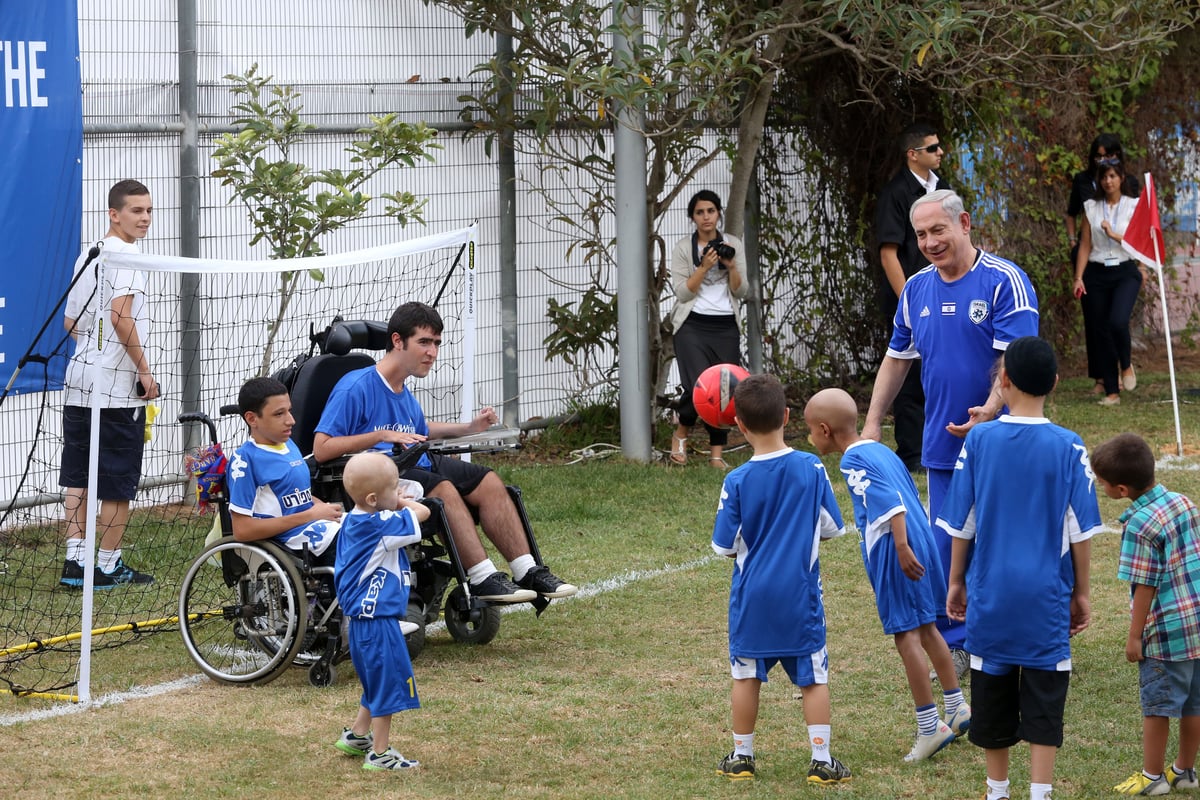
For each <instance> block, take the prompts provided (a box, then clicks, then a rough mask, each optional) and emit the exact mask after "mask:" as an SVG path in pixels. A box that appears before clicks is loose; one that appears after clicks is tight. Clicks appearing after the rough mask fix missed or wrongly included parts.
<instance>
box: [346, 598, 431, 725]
mask: <svg viewBox="0 0 1200 800" xmlns="http://www.w3.org/2000/svg"><path fill="white" fill-rule="evenodd" d="M348 639H349V644H350V661H351V662H352V663H353V664H354V671H355V672H357V673H358V680H359V683H361V684H362V687H363V693H362V705H363V707H364V708H366V709H367V711H370V712H371V716H372V717H386V716H388V715H389V714H395V713H396V712H397V711H408V710H409V709H413V708H420V707H421V700H420V698H419V697H417V682H416V680H415V679H414V678H413V669H412V661H410V660H409V658H408V645H406V644H405V643H404V634H403V633H402V632H401V631H400V620H398V619H394V618H392V617H385V618H383V619H368V618H365V617H351V618H350V620H349V634H348Z"/></svg>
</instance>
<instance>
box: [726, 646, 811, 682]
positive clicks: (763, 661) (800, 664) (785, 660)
mask: <svg viewBox="0 0 1200 800" xmlns="http://www.w3.org/2000/svg"><path fill="white" fill-rule="evenodd" d="M776 664H780V665H782V666H783V671H784V672H786V673H787V676H788V677H789V678H791V679H792V683H794V684H795V685H797V686H800V687H804V686H813V685H815V684H824V683H829V653H828V651H826V649H825V648H824V647H822V648H821V649H820V650H819V651H817V652H816V653H813V654H812V655H809V656H771V657H764V658H747V657H744V656H733V655H731V656H730V657H729V671H730V673H731V674H732V675H733V679H734V680H735V681H740V680H747V679H749V678H754V679H756V680H759V681H762V682H763V683H766V682H767V673H768V672H770V671H771V668H772V667H774V666H775V665H776Z"/></svg>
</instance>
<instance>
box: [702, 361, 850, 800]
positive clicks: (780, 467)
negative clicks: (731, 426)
mask: <svg viewBox="0 0 1200 800" xmlns="http://www.w3.org/2000/svg"><path fill="white" fill-rule="evenodd" d="M734 404H735V406H736V408H737V425H738V428H739V429H740V430H741V431H742V433H743V434H745V436H746V441H748V442H749V443H750V445H751V447H753V448H754V457H753V458H751V459H750V461H748V462H747V463H745V464H743V465H742V466H740V467H738V468H737V469H735V470H733V471H732V472H730V473H729V475H728V476H727V477H726V478H725V484H724V486H722V487H721V501H720V503H719V504H718V506H717V518H716V522H715V523H714V525H713V538H712V547H713V550H715V551H716V552H718V553H720V554H721V555H723V556H728V557H730V558H733V559H736V563H735V566H734V568H733V582H732V586H731V588H730V591H729V662H730V665H731V671H732V673H733V698H732V706H733V752H732V753H730V754H729V755H727V756H725V758H723V759H722V760H721V764H720V766H719V767H718V768H717V774H718V775H724V776H726V777H728V778H730V779H731V780H748V779H753V778H754V766H755V765H754V726H755V723H756V722H757V720H758V697H759V690H760V689H761V687H762V684H763V682H764V681H766V680H767V673H768V672H769V671H770V670H771V668H772V667H773V666H774V665H775V664H777V663H778V664H782V665H783V668H784V670H785V671H786V672H787V674H788V677H789V678H791V680H792V683H794V684H795V685H797V686H799V687H800V689H801V692H802V693H803V696H804V721H805V722H806V723H807V724H808V737H809V744H810V745H811V747H812V761H811V762H810V764H809V770H808V781H809V783H815V784H832V783H841V782H843V781H848V780H850V770H849V769H847V768H846V766H845V765H844V764H842V762H840V761H838V760H837V759H836V758H834V757H833V756H832V755H831V754H830V752H829V733H830V725H829V718H830V710H829V685H828V680H829V678H828V675H829V655H828V653H827V652H826V650H825V606H824V604H823V601H822V589H821V571H820V565H819V563H818V561H817V545H818V543H819V542H820V540H822V539H831V538H833V537H835V536H840V535H842V534H843V533H845V529H844V528H843V527H842V517H841V513H840V512H839V511H838V507H837V501H836V500H834V497H833V487H832V486H830V485H829V477H828V476H827V475H826V474H825V468H824V467H823V466H822V465H821V462H820V461H819V460H818V459H817V458H816V456H813V455H811V454H809V453H801V452H798V451H796V450H792V449H791V448H790V447H788V446H787V445H786V444H785V443H784V440H783V428H784V425H786V424H787V419H788V408H787V398H786V397H785V396H784V390H783V386H782V385H781V384H780V383H779V381H778V380H777V379H776V378H774V377H773V376H770V375H752V376H750V377H749V378H746V379H745V380H743V381H741V382H740V383H738V386H737V389H736V390H735V391H734Z"/></svg>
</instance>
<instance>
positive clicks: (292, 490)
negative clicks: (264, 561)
mask: <svg viewBox="0 0 1200 800" xmlns="http://www.w3.org/2000/svg"><path fill="white" fill-rule="evenodd" d="M228 475H229V508H230V510H231V511H233V512H234V513H235V514H244V515H245V516H248V517H258V518H260V519H273V518H275V517H286V516H290V515H292V514H298V513H300V512H302V511H307V510H309V509H310V508H312V504H313V499H312V481H311V478H310V476H309V473H308V465H307V464H305V463H304V456H302V455H301V454H300V449H299V448H298V447H296V445H294V444H292V442H291V440H290V439H289V440H288V441H287V442H286V443H285V444H282V445H268V444H259V443H257V442H255V441H254V440H253V439H251V440H250V441H247V442H246V443H245V444H243V445H242V446H241V447H239V448H238V449H237V450H236V451H235V452H234V454H233V458H232V459H231V460H230V462H229V470H228ZM338 525H339V523H338V522H336V521H334V520H324V519H321V520H315V521H313V522H310V523H308V524H306V525H297V526H296V527H294V528H292V529H290V530H288V531H286V532H284V533H281V534H279V535H278V536H275V537H273V538H274V539H276V540H277V541H279V542H281V543H283V544H284V545H286V546H287V547H289V548H291V549H293V550H303V549H304V544H305V543H306V542H307V543H308V546H309V548H310V549H312V551H313V552H314V553H315V554H317V555H321V554H322V553H324V552H325V550H326V549H327V548H328V547H329V545H330V543H332V542H333V539H334V536H336V535H337V532H338Z"/></svg>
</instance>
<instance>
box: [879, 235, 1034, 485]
mask: <svg viewBox="0 0 1200 800" xmlns="http://www.w3.org/2000/svg"><path fill="white" fill-rule="evenodd" d="M1037 333H1038V303H1037V295H1036V294H1035V293H1034V291H1033V285H1032V284H1031V283H1030V282H1029V277H1028V276H1027V275H1026V274H1025V273H1024V272H1023V271H1022V270H1021V268H1020V267H1018V266H1017V265H1016V264H1014V263H1012V262H1011V261H1007V260H1005V259H1003V258H1000V257H999V256H995V255H992V254H991V253H985V252H984V251H982V250H980V251H979V255H978V257H977V258H976V260H975V264H974V265H973V266H972V267H971V269H970V270H969V271H968V272H967V273H966V274H965V275H963V276H962V277H961V278H959V279H958V280H956V281H953V282H949V281H946V280H945V279H944V278H943V277H942V276H941V274H940V273H939V272H938V271H937V269H936V268H935V267H933V266H932V265H931V266H928V267H925V269H923V270H921V271H920V272H918V273H917V274H916V275H913V276H912V278H910V279H909V280H908V282H907V283H906V284H904V290H903V291H902V292H901V293H900V302H899V306H898V307H897V309H896V317H895V320H894V327H893V331H892V340H891V342H890V343H889V344H888V355H889V356H893V357H895V358H906V359H907V358H920V359H921V385H922V387H924V389H925V440H924V452H923V453H922V456H921V463H922V464H924V465H925V466H926V467H931V468H933V469H951V468H952V467H953V466H954V459H955V457H956V456H957V455H958V450H959V447H960V446H961V445H962V440H961V439H958V438H956V437H955V436H954V435H953V434H951V433H948V432H947V431H946V425H948V424H950V423H964V422H966V421H967V420H968V418H969V415H968V413H967V409H969V408H971V407H972V406H980V405H983V404H984V403H985V402H986V401H987V397H988V393H989V392H990V390H991V385H992V378H991V368H992V365H993V364H994V363H995V361H996V359H997V358H998V357H999V356H1000V354H1001V353H1003V352H1004V349H1005V348H1006V347H1008V343H1009V342H1011V341H1013V340H1015V339H1019V338H1020V337H1022V336H1037Z"/></svg>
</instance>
